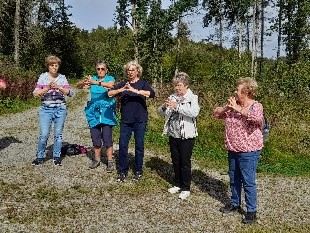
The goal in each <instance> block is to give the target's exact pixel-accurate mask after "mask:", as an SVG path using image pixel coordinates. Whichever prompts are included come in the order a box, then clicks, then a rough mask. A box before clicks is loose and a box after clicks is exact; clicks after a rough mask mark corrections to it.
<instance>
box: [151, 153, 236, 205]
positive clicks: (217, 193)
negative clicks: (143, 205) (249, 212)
mask: <svg viewBox="0 0 310 233" xmlns="http://www.w3.org/2000/svg"><path fill="white" fill-rule="evenodd" d="M145 166H146V167H148V168H150V169H151V170H154V171H156V172H157V174H158V175H159V176H160V177H161V178H163V179H165V180H166V181H167V182H168V183H170V184H171V185H173V176H174V174H173V166H172V164H170V163H168V162H166V161H164V160H163V159H161V158H158V157H152V158H151V159H150V160H149V161H147V162H146V163H145ZM192 183H194V184H195V185H196V186H197V187H198V188H199V189H200V190H201V191H202V192H206V193H208V194H209V195H210V196H211V197H212V198H214V199H216V200H218V201H220V202H221V203H223V204H226V203H228V202H229V200H230V199H229V196H228V195H227V190H228V185H227V184H225V183H224V182H223V181H221V180H217V179H214V178H212V177H211V176H209V175H207V174H206V173H205V172H203V171H200V170H197V169H194V170H192Z"/></svg>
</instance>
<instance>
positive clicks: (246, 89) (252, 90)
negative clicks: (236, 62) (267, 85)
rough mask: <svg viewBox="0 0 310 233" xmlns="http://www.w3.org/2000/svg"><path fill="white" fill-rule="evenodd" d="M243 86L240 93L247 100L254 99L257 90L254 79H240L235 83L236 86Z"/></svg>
mask: <svg viewBox="0 0 310 233" xmlns="http://www.w3.org/2000/svg"><path fill="white" fill-rule="evenodd" d="M241 84H244V86H243V88H242V90H241V91H242V93H246V94H247V96H248V97H249V98H252V99H253V98H254V96H255V95H256V91H257V89H258V84H257V82H256V80H255V79H253V78H250V77H241V78H239V79H238V81H237V86H239V85H241Z"/></svg>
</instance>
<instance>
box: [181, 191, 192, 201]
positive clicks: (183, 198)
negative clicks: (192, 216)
mask: <svg viewBox="0 0 310 233" xmlns="http://www.w3.org/2000/svg"><path fill="white" fill-rule="evenodd" d="M190 194H191V192H190V191H182V192H181V193H180V195H179V198H180V199H182V200H185V199H187V198H188V197H189V195H190Z"/></svg>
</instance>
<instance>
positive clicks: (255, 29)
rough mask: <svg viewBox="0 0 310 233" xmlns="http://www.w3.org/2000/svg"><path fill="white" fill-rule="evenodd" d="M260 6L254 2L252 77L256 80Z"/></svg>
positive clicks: (255, 0)
mask: <svg viewBox="0 0 310 233" xmlns="http://www.w3.org/2000/svg"><path fill="white" fill-rule="evenodd" d="M258 28H259V24H258V4H257V0H254V2H253V38H252V77H253V78H255V76H256V71H257V44H258Z"/></svg>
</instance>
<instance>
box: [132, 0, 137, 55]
mask: <svg viewBox="0 0 310 233" xmlns="http://www.w3.org/2000/svg"><path fill="white" fill-rule="evenodd" d="M137 8H138V6H137V1H132V8H131V16H132V31H133V36H134V46H135V54H134V58H135V60H136V61H138V60H139V48H138V40H137V33H138V26H137V19H136V16H135V14H136V11H137Z"/></svg>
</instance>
